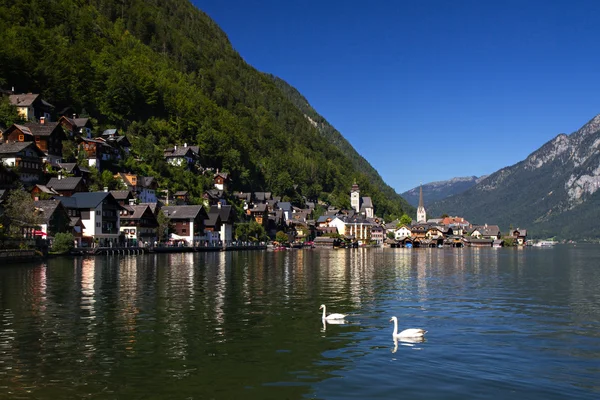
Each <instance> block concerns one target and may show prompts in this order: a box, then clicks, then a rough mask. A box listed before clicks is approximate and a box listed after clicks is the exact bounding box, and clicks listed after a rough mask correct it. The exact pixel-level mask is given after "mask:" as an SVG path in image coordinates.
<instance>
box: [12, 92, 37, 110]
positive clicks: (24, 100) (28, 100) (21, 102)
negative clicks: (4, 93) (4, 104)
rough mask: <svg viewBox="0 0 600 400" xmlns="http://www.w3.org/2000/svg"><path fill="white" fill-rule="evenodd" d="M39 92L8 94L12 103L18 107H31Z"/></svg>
mask: <svg viewBox="0 0 600 400" xmlns="http://www.w3.org/2000/svg"><path fill="white" fill-rule="evenodd" d="M38 96H39V94H36V93H21V94H11V95H10V96H8V99H9V100H10V104H12V105H14V106H18V107H29V106H30V105H32V104H33V102H34V101H35V99H37V98H38Z"/></svg>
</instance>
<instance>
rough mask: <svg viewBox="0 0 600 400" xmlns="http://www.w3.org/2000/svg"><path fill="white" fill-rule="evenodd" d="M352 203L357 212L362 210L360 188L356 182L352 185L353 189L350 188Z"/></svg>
mask: <svg viewBox="0 0 600 400" xmlns="http://www.w3.org/2000/svg"><path fill="white" fill-rule="evenodd" d="M350 205H351V206H352V208H354V210H355V211H356V212H359V211H360V189H359V188H358V185H357V184H356V182H354V185H352V189H351V190H350Z"/></svg>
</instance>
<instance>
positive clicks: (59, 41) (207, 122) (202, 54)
mask: <svg viewBox="0 0 600 400" xmlns="http://www.w3.org/2000/svg"><path fill="white" fill-rule="evenodd" d="M0 34H1V36H2V41H0V59H1V60H2V62H1V63H0V85H2V86H4V87H5V88H10V87H14V88H15V90H16V92H17V93H18V92H35V93H41V94H42V97H43V98H44V99H45V100H47V101H48V102H50V103H51V104H53V105H54V106H55V110H56V111H57V115H56V116H58V115H60V113H59V112H58V111H59V110H69V111H68V112H69V115H70V114H71V113H77V114H82V115H87V116H90V117H91V118H93V120H94V121H95V122H96V123H95V126H96V132H95V134H98V133H99V132H100V131H101V130H103V129H105V128H107V127H116V128H119V129H120V130H121V131H124V132H126V134H127V136H128V138H129V140H130V141H131V142H132V146H133V147H132V154H133V157H130V159H129V160H128V161H127V162H126V163H125V164H124V165H122V166H121V168H123V169H125V170H128V171H131V172H134V173H138V174H142V175H151V176H155V177H157V179H158V180H159V184H160V185H161V188H163V189H169V190H171V191H173V190H181V189H186V190H189V191H190V193H191V195H192V199H193V200H195V201H200V199H201V195H202V193H203V192H204V190H206V189H208V188H210V187H211V185H212V176H209V175H206V176H204V175H202V174H193V173H189V172H186V171H182V170H181V169H177V168H176V167H173V166H170V165H168V164H166V163H165V161H164V159H163V157H162V152H163V149H164V148H166V147H168V146H172V145H176V144H183V143H187V144H189V145H197V146H199V149H200V153H201V158H202V160H201V162H202V165H203V166H204V167H213V168H219V169H220V170H222V171H227V172H229V174H230V177H231V178H232V189H233V190H243V191H250V190H252V191H270V192H273V193H274V194H275V195H278V196H281V197H283V198H284V199H286V200H289V201H292V202H293V203H295V204H299V203H300V202H301V201H302V199H303V198H307V199H310V200H322V201H325V202H327V203H330V204H333V205H334V206H336V207H344V208H349V206H350V201H349V190H350V187H351V186H352V184H353V183H354V182H357V183H358V184H359V185H360V188H361V194H362V195H363V196H370V197H371V198H372V199H373V202H374V206H375V212H376V213H377V215H379V216H382V217H386V219H387V218H391V217H399V216H401V215H402V214H403V213H406V212H409V213H410V212H412V208H411V207H410V206H408V204H407V203H406V202H405V201H404V200H403V199H402V198H401V196H400V195H398V194H397V193H395V192H394V191H393V190H390V188H389V187H388V186H387V185H385V184H384V183H383V181H382V180H381V179H375V177H376V176H378V175H377V174H376V172H375V173H374V171H373V170H369V169H368V167H366V166H365V164H366V165H368V163H367V162H366V161H365V160H360V159H358V158H357V157H356V151H353V149H351V146H349V145H348V146H346V145H347V142H346V145H344V143H343V141H344V140H343V137H342V136H341V135H339V138H337V139H336V140H338V142H339V143H337V144H336V143H335V140H334V139H333V135H330V136H327V135H326V134H324V133H323V129H321V128H320V127H319V125H318V124H315V123H314V121H311V120H310V119H309V118H307V115H308V114H307V113H306V112H303V111H301V109H300V108H299V106H298V105H297V104H296V103H295V102H294V101H293V100H292V99H291V98H290V96H289V93H288V92H291V91H295V89H293V88H291V87H289V85H287V86H286V85H284V83H283V82H282V81H279V80H274V79H273V78H271V77H270V76H268V75H266V74H264V73H261V72H259V71H257V70H256V69H255V68H253V67H252V66H251V65H248V64H247V63H246V62H245V61H244V60H243V59H242V58H241V57H240V55H239V54H238V53H237V52H236V51H235V49H233V47H232V46H231V44H230V42H229V40H228V38H227V35H226V34H225V33H224V32H223V31H222V30H221V29H220V28H219V27H218V26H217V24H216V23H215V22H214V21H212V20H211V19H210V18H209V17H208V16H207V15H206V14H205V13H203V12H202V11H200V10H198V9H197V8H196V7H194V5H192V4H191V3H190V2H189V1H187V0H128V1H123V0H89V1H80V0H53V1H46V0H28V1H17V0H7V1H4V2H2V3H1V4H0ZM284 86H286V88H285V90H283V89H282V88H283V87H284ZM56 116H55V117H56ZM311 118H312V117H311ZM332 143H333V144H332ZM348 147H349V148H348Z"/></svg>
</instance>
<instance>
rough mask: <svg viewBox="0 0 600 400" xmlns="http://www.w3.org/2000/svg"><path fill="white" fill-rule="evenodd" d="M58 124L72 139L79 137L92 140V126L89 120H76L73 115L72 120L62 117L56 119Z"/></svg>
mask: <svg viewBox="0 0 600 400" xmlns="http://www.w3.org/2000/svg"><path fill="white" fill-rule="evenodd" d="M58 123H59V124H60V125H61V126H62V127H63V129H64V130H66V131H67V132H69V136H70V137H71V138H74V137H75V136H81V137H84V138H86V139H91V138H92V130H93V129H94V126H93V125H92V121H91V120H90V119H89V118H77V116H76V115H75V114H73V117H72V118H69V117H66V116H64V115H63V116H62V117H60V118H59V119H58Z"/></svg>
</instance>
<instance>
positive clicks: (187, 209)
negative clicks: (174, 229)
mask: <svg viewBox="0 0 600 400" xmlns="http://www.w3.org/2000/svg"><path fill="white" fill-rule="evenodd" d="M162 212H163V213H165V215H166V216H167V217H169V218H170V219H194V218H196V217H197V216H198V214H200V213H201V212H202V206H200V205H192V206H166V207H163V208H162Z"/></svg>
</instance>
